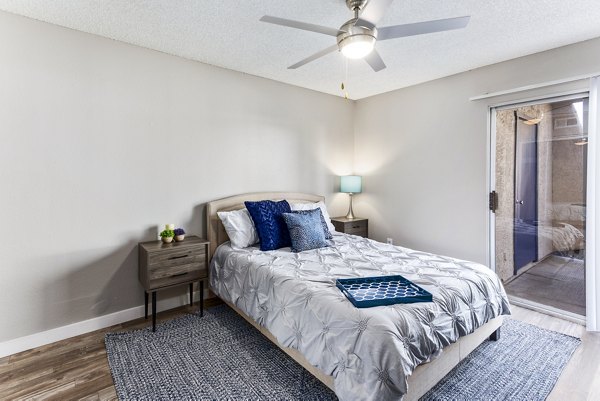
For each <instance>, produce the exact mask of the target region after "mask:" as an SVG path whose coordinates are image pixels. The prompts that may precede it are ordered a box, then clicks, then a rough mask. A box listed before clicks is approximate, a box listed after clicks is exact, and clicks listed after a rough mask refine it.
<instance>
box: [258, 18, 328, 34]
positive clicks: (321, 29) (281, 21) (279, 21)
mask: <svg viewBox="0 0 600 401" xmlns="http://www.w3.org/2000/svg"><path fill="white" fill-rule="evenodd" d="M260 20H261V21H262V22H268V23H269V24H275V25H282V26H287V27H290V28H296V29H302V30H303V31H311V32H317V33H322V34H324V35H329V36H337V34H338V30H337V29H335V28H329V27H327V26H322V25H316V24H308V23H306V22H300V21H294V20H291V19H285V18H279V17H272V16H270V15H264V16H263V17H262V18H261V19H260Z"/></svg>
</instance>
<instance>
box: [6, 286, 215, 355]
mask: <svg viewBox="0 0 600 401" xmlns="http://www.w3.org/2000/svg"><path fill="white" fill-rule="evenodd" d="M207 292H208V291H204V294H205V298H206V295H207ZM198 297H199V293H198V291H196V292H195V293H194V299H195V300H197V299H198ZM188 302H189V298H188V295H187V294H186V295H181V296H176V297H171V298H167V299H163V300H158V301H157V308H156V309H157V310H158V311H164V310H168V309H173V308H177V307H179V306H183V305H187V303H188ZM149 309H150V311H151V310H152V305H149ZM143 316H144V305H140V306H135V307H133V308H129V309H125V310H122V311H118V312H114V313H110V314H108V315H103V316H98V317H95V318H92V319H88V320H83V321H81V322H77V323H72V324H69V325H66V326H62V327H57V328H54V329H50V330H46V331H42V332H39V333H35V334H31V335H28V336H24V337H19V338H15V339H13V340H8V341H4V342H2V343H0V358H4V357H5V356H9V355H13V354H16V353H18V352H22V351H27V350H30V349H32V348H36V347H41V346H42V345H46V344H51V343H53V342H56V341H61V340H65V339H67V338H71V337H75V336H78V335H81V334H85V333H89V332H91V331H95V330H99V329H103V328H105V327H109V326H113V325H115V324H119V323H124V322H127V321H130V320H134V319H138V318H140V317H143ZM149 319H150V318H149Z"/></svg>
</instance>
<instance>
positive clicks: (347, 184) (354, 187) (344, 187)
mask: <svg viewBox="0 0 600 401" xmlns="http://www.w3.org/2000/svg"><path fill="white" fill-rule="evenodd" d="M340 192H344V193H347V194H348V195H349V196H350V206H349V207H348V214H347V215H346V218H347V219H353V218H354V212H353V211H352V195H354V194H359V193H361V192H362V177H361V176H360V175H344V176H341V177H340Z"/></svg>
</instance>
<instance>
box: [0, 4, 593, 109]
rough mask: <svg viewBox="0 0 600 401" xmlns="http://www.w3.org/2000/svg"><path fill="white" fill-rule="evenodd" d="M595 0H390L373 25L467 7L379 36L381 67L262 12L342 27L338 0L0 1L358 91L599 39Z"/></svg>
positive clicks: (285, 78) (275, 74) (292, 78)
mask: <svg viewBox="0 0 600 401" xmlns="http://www.w3.org/2000/svg"><path fill="white" fill-rule="evenodd" d="M599 3H600V1H599V0H570V1H566V0H527V1H525V0H494V1H481V0H462V1H448V0H395V1H394V3H393V4H392V6H391V7H390V8H389V10H388V12H387V14H386V15H385V16H384V17H383V19H382V20H381V21H380V23H379V26H386V25H395V24H403V23H411V22H419V21H424V20H432V19H440V18H449V17H457V16H463V15H471V16H472V18H471V22H470V24H469V25H468V27H467V28H466V29H463V30H457V31H449V32H442V33H434V34H429V35H422V36H415V37H408V38H402V39H395V40H389V41H386V42H379V43H377V47H376V48H377V50H378V51H379V53H380V54H381V56H382V58H383V59H384V61H385V63H386V64H387V69H385V70H382V71H380V72H378V73H375V72H373V71H372V70H371V69H370V67H369V66H368V65H367V64H366V63H365V62H364V61H362V60H356V61H354V60H352V61H349V62H348V79H347V80H345V79H344V76H345V74H346V60H345V58H344V57H343V56H342V55H341V54H340V53H339V52H334V53H332V54H329V55H327V56H325V57H323V58H322V59H319V60H317V61H315V62H313V63H310V64H307V65H305V66H304V67H301V68H299V69H297V70H288V69H287V66H289V65H291V64H293V63H295V62H297V61H299V60H301V59H303V58H305V57H307V56H309V55H311V54H313V53H315V52H316V51H318V50H321V49H323V48H325V47H328V46H330V45H332V44H335V38H333V37H328V36H325V35H320V34H316V33H312V32H304V31H299V30H296V29H291V28H285V27H281V26H276V25H271V24H266V23H263V22H259V18H260V17H261V16H263V15H265V14H269V15H273V16H277V17H282V18H288V19H296V20H300V21H304V22H310V23H315V24H320V25H326V26H331V27H334V28H338V27H339V26H340V25H341V24H342V23H343V22H345V21H346V20H348V19H350V18H351V13H350V11H349V10H348V9H347V8H346V6H345V2H344V0H299V1H291V0H177V1H172V0H171V1H169V0H145V1H144V0H128V1H123V0H56V1H48V0H0V10H4V11H8V12H12V13H15V14H20V15H24V16H27V17H31V18H35V19H38V20H42V21H46V22H50V23H53V24H57V25H61V26H65V27H69V28H72V29H76V30H80V31H84V32H89V33H93V34H96V35H100V36H105V37H108V38H112V39H116V40H120V41H123V42H127V43H132V44H135V45H139V46H143V47H146V48H150V49H155V50H160V51H162V52H165V53H169V54H174V55H177V56H181V57H185V58H188V59H192V60H197V61H201V62H203V63H208V64H212V65H216V66H220V67H225V68H229V69H232V70H236V71H242V72H245V73H248V74H252V75H257V76H261V77H265V78H270V79H273V80H276V81H281V82H286V83H289V84H292V85H297V86H301V87H305V88H309V89H314V90H317V91H320V92H326V93H331V94H334V95H338V96H340V95H342V93H341V90H340V83H341V81H342V80H345V81H346V82H347V88H348V93H349V96H350V97H351V98H353V99H360V98H363V97H367V96H372V95H376V94H379V93H383V92H388V91H391V90H394V89H398V88H402V87H405V86H409V85H414V84H417V83H420V82H424V81H429V80H432V79H436V78H440V77H443V76H448V75H451V74H455V73H458V72H462V71H467V70H470V69H473V68H476V67H481V66H484V65H489V64H493V63H497V62H500V61H504V60H508V59H511V58H515V57H520V56H524V55H527V54H531V53H536V52H540V51H543V50H547V49H551V48H555V47H560V46H564V45H567V44H570V43H575V42H579V41H582V40H586V39H591V38H595V37H600V23H599V21H600V4H599Z"/></svg>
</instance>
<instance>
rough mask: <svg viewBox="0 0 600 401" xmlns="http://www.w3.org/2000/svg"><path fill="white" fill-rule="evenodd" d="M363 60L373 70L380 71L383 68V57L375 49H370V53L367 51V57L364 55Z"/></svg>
mask: <svg viewBox="0 0 600 401" xmlns="http://www.w3.org/2000/svg"><path fill="white" fill-rule="evenodd" d="M365 61H366V62H367V63H368V64H369V65H370V66H371V68H372V69H373V71H375V72H378V71H381V70H383V69H384V68H385V63H384V62H383V59H382V58H381V56H380V55H379V53H377V50H375V49H373V50H371V53H369V54H368V55H367V57H365Z"/></svg>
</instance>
